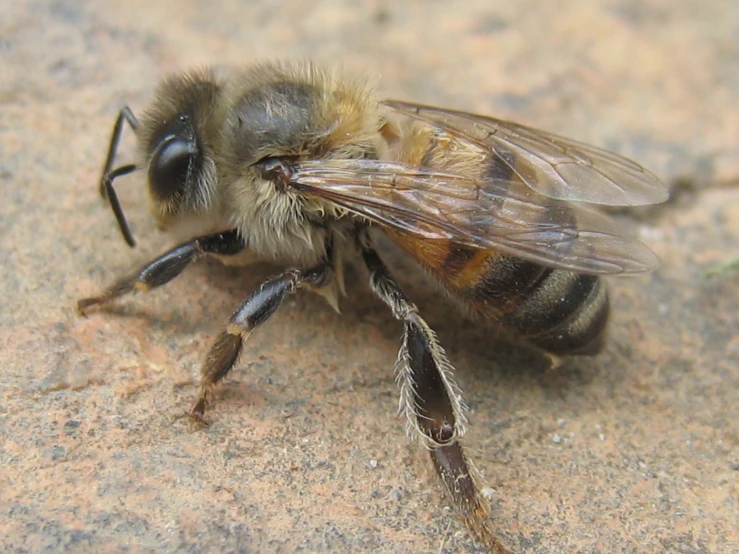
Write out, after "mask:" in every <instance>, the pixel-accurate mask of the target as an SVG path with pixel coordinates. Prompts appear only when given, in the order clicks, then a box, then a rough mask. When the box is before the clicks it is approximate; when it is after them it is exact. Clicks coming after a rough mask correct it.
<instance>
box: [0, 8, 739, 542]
mask: <svg viewBox="0 0 739 554" xmlns="http://www.w3.org/2000/svg"><path fill="white" fill-rule="evenodd" d="M6 4H8V5H7V6H4V7H3V12H4V13H3V17H2V20H0V186H1V187H2V192H3V201H2V202H1V203H0V264H1V265H2V267H3V268H4V271H3V272H2V275H0V295H1V296H2V298H3V306H2V309H0V346H1V348H0V366H2V368H3V371H2V373H1V374H0V392H1V394H2V403H1V404H0V466H1V467H2V472H0V514H1V515H0V549H2V550H3V551H32V552H39V551H61V550H66V551H78V552H83V551H84V552H88V551H92V550H94V551H106V552H120V551H125V550H128V551H132V552H149V551H158V552H160V551H193V552H200V551H229V552H231V551H239V552H296V551H299V552H363V551H374V552H383V553H384V552H399V553H400V552H476V551H478V550H477V547H476V546H475V544H474V543H473V542H472V541H471V540H470V539H469V538H468V536H467V534H466V533H465V532H464V531H463V530H462V528H461V526H460V525H459V523H458V522H457V521H456V520H455V519H454V518H453V517H452V516H451V514H450V513H449V512H448V511H447V510H444V509H441V507H442V506H444V502H443V499H442V497H441V495H440V489H439V487H438V484H437V482H436V479H435V476H434V475H433V472H432V470H431V469H430V464H429V463H428V460H427V455H426V454H425V452H423V451H422V449H421V448H420V447H419V446H418V445H415V444H410V443H409V442H408V441H407V440H406V439H405V437H404V433H403V424H402V421H401V420H400V419H399V418H398V417H396V415H395V411H396V406H397V390H396V387H395V385H394V383H393V376H392V366H393V362H394V359H395V354H396V351H397V347H398V338H399V333H400V329H399V327H398V325H396V322H394V321H393V320H392V318H391V316H390V315H389V314H388V313H387V312H386V310H385V309H384V307H383V306H381V305H379V304H378V303H376V302H374V301H373V299H372V298H371V295H370V293H369V292H368V289H367V287H366V285H365V283H364V280H365V277H366V275H365V273H364V271H363V270H361V269H360V268H357V269H355V270H354V271H353V273H352V275H353V276H354V277H353V278H352V279H351V283H352V284H351V286H350V295H351V300H350V301H348V302H346V303H345V304H344V305H343V315H341V316H339V315H337V314H334V313H333V312H332V311H331V310H330V309H329V308H327V307H326V306H325V305H324V304H323V303H322V301H321V300H320V299H318V298H315V297H312V296H308V295H301V296H299V297H296V298H295V299H291V300H289V301H288V302H287V303H286V304H285V306H284V307H283V309H282V310H281V311H280V312H279V314H278V315H277V316H276V317H275V318H274V319H273V320H272V321H270V322H269V323H268V324H267V325H265V326H264V328H263V329H261V330H260V332H258V333H255V334H254V336H253V337H252V339H250V342H249V353H248V355H247V356H245V358H244V360H243V363H242V364H241V368H240V369H239V370H238V371H236V372H234V374H233V376H232V377H231V378H229V379H228V380H227V381H226V383H225V385H224V386H223V387H221V388H220V389H219V392H218V395H217V404H216V405H215V407H214V409H213V411H212V412H211V413H210V414H209V415H210V420H211V422H212V425H211V426H210V427H209V428H208V429H205V430H201V429H194V428H192V427H191V425H190V424H188V422H187V420H185V419H181V418H180V417H179V416H181V415H182V414H184V413H185V412H186V410H187V409H188V408H189V407H190V405H191V403H192V401H193V399H194V396H195V394H196V389H195V384H196V377H197V370H198V365H199V362H200V360H201V358H202V355H203V352H204V350H205V349H207V348H208V345H209V344H210V342H211V340H212V339H211V337H212V336H213V335H214V334H215V333H216V332H217V331H218V330H219V328H220V325H221V323H222V322H223V320H224V319H225V318H226V317H227V316H228V314H230V312H231V310H232V309H233V307H234V306H235V305H236V304H237V303H238V302H239V301H240V299H241V298H242V297H243V296H244V295H245V294H247V293H248V291H250V290H252V289H253V288H254V287H255V286H257V285H258V284H259V283H260V281H261V280H262V279H264V278H265V276H266V275H268V274H269V273H270V272H271V271H274V270H273V269H272V270H270V269H269V268H257V269H255V270H253V271H243V270H242V271H239V270H234V269H224V268H222V267H220V266H218V265H217V264H210V263H206V264H203V265H201V266H198V267H196V268H193V269H192V270H191V271H189V272H188V273H186V275H184V276H183V277H181V278H180V279H178V280H176V281H175V282H173V283H172V284H171V285H170V286H167V287H165V288H164V289H161V290H159V291H157V292H155V293H152V294H150V295H149V296H147V297H146V298H143V297H138V298H132V299H130V300H127V301H125V302H123V303H122V304H121V305H120V307H118V308H116V309H114V310H110V311H108V312H103V313H97V314H94V315H92V316H91V317H89V319H83V318H80V317H78V316H76V314H75V313H74V304H75V301H76V299H78V298H80V297H83V296H87V295H90V294H93V293H95V292H96V291H98V290H99V289H100V287H101V286H102V285H104V284H106V283H108V282H110V281H111V279H113V278H114V277H115V276H117V275H119V274H120V273H121V272H124V271H126V270H128V269H129V268H130V267H131V266H133V265H135V264H138V263H140V262H142V261H144V260H146V259H148V258H150V257H151V256H152V255H153V254H155V253H156V252H159V251H161V250H162V249H163V248H164V247H165V246H166V245H167V244H168V242H167V238H166V237H163V236H160V235H158V234H157V233H155V232H154V228H153V225H152V223H151V222H150V220H149V219H148V217H147V214H146V212H145V202H144V195H143V191H142V190H141V187H137V186H136V182H137V181H136V179H135V178H131V179H130V180H129V181H128V182H129V185H128V186H122V187H121V188H120V191H121V196H122V199H123V202H124V203H125V205H126V209H127V211H128V213H129V214H130V216H131V219H132V220H133V225H134V226H135V229H136V233H137V236H138V237H139V239H140V244H141V248H140V249H139V250H136V251H131V250H129V249H128V248H127V247H126V245H125V244H124V243H123V241H122V240H121V239H120V236H119V234H118V231H117V229H116V226H115V223H114V220H113V216H112V214H111V213H110V212H109V210H108V209H107V208H106V207H105V205H104V204H103V203H102V202H101V201H100V198H99V197H98V195H97V192H96V186H97V185H96V181H97V179H98V172H99V170H100V166H101V164H102V161H103V156H104V151H105V148H106V143H107V140H108V136H109V132H110V127H111V125H112V123H113V119H114V117H115V114H116V112H117V110H118V108H119V107H120V106H121V105H123V104H126V103H127V104H130V105H131V106H132V108H133V109H134V110H137V109H139V108H140V107H141V106H142V104H143V103H144V101H145V99H146V97H147V95H148V93H149V92H150V91H151V89H152V87H153V85H154V84H155V83H156V81H157V79H158V78H159V77H160V76H161V75H162V74H163V73H165V72H167V71H172V70H177V69H181V68H186V67H189V66H192V65H197V64H203V63H249V62H252V61H255V60H259V59H264V58H265V57H270V58H274V57H279V58H292V57H311V58H314V59H317V60H321V61H328V62H341V63H343V64H344V65H345V66H347V67H348V68H351V69H352V70H354V71H357V72H363V73H366V74H367V75H368V76H370V78H371V79H374V80H378V81H381V83H382V86H383V89H384V90H385V91H387V93H388V95H392V96H397V97H402V98H409V99H414V100H419V101H423V102H428V103H434V104H442V105H447V106H450V107H457V108H460V109H469V110H476V111H481V112H484V113H490V114H495V115H498V116H501V117H507V118H511V119H517V120H520V121H522V122H526V123H529V124H533V125H535V126H538V127H542V128H547V129H550V130H553V131H556V132H559V133H562V134H567V135H571V136H574V137H577V138H580V139H582V140H586V141H589V142H593V143H596V144H599V145H601V146H605V147H609V148H612V149H614V150H617V151H619V152H621V153H623V154H626V155H630V156H633V157H635V158H636V159H638V160H639V161H640V162H642V163H643V164H645V165H647V166H648V167H650V168H651V169H653V170H654V171H655V172H657V173H658V174H659V175H661V176H662V177H663V178H664V179H665V180H667V181H670V182H674V181H675V180H676V179H677V178H684V179H690V180H691V181H692V183H693V186H691V187H684V188H682V189H681V194H680V195H679V196H678V197H677V198H676V200H675V201H674V202H672V203H670V204H669V205H666V206H664V207H663V208H660V209H657V210H652V211H645V212H642V213H638V214H630V215H627V216H626V219H625V221H627V222H628V223H629V224H630V225H631V226H632V227H633V229H634V231H635V232H638V233H640V234H641V235H642V236H643V238H644V240H645V241H646V242H648V243H649V244H650V245H651V246H652V247H653V248H654V250H655V251H657V253H658V254H659V255H660V256H661V257H662V259H663V260H664V265H663V267H662V269H661V270H660V271H659V272H656V273H654V274H652V275H648V276H644V277H639V278H633V279H614V280H613V282H612V287H611V289H612V294H613V304H614V308H615V313H614V318H613V325H612V341H611V343H610V346H609V348H608V349H607V351H606V352H605V354H603V355H602V356H600V357H599V358H597V359H595V360H577V361H573V362H572V363H569V364H567V365H566V366H565V367H563V368H561V369H560V370H558V371H555V372H548V371H544V370H543V369H542V362H541V360H539V359H538V358H537V357H536V356H534V355H533V354H531V353H527V352H523V351H521V350H520V349H518V348H516V347H514V346H512V345H510V344H508V343H506V342H502V341H491V340H490V339H489V338H488V337H489V332H488V331H486V330H483V329H477V328H475V327H474V326H473V325H471V324H470V323H467V322H464V321H463V320H461V319H460V320H455V319H453V318H449V317H448V312H449V308H448V306H447V305H445V304H443V303H439V302H437V300H436V296H435V295H434V294H433V291H432V290H430V289H429V288H428V287H426V286H424V285H422V284H420V282H419V281H418V279H416V278H415V277H412V276H409V277H408V278H407V279H406V281H408V282H409V286H408V288H409V290H411V291H412V292H413V295H414V297H415V298H416V299H417V300H418V302H419V304H420V306H421V308H422V309H423V311H424V313H425V314H426V317H427V319H428V320H429V322H430V323H431V324H432V326H434V327H435V328H436V329H437V330H438V333H439V335H440V337H441V339H442V341H443V344H444V345H445V346H446V348H447V350H448V353H449V356H450V358H451V359H452V361H453V362H454V363H455V365H456V367H457V374H458V381H459V384H460V385H461V387H462V389H463V390H465V391H466V399H467V401H468V403H469V404H470V406H471V408H472V414H471V420H472V427H471V431H470V434H469V439H468V445H469V452H470V453H471V454H472V456H473V457H474V459H475V460H476V462H477V465H478V467H479V468H480V469H481V471H482V472H483V473H484V474H485V476H486V479H487V482H488V484H489V485H490V487H491V488H492V489H493V492H492V494H491V502H492V506H493V512H494V517H495V520H496V523H495V525H496V526H497V528H498V529H499V530H500V533H501V535H502V536H503V537H504V538H505V540H506V541H507V542H508V544H510V545H511V546H512V547H513V548H514V550H516V551H527V552H537V553H555V552H568V553H571V552H675V553H691V554H692V553H703V552H714V553H722V552H730V551H732V550H734V549H735V548H736V545H737V544H739V525H738V524H737V522H738V521H739V408H738V406H739V392H738V391H739V324H738V321H739V274H737V273H736V272H734V273H733V274H732V273H729V274H726V275H724V276H720V277H713V278H707V277H705V275H704V272H705V270H706V268H707V267H709V266H711V265H712V264H715V263H718V262H721V261H723V260H726V259H729V258H732V257H739V249H738V248H739V188H738V187H735V186H733V185H732V184H731V180H732V179H735V178H737V177H738V176H739V157H738V156H737V154H736V152H737V151H739V109H738V108H737V107H738V106H739V62H738V61H737V60H739V46H737V44H739V43H737V39H736V37H737V36H739V5H737V4H736V3H735V2H711V3H706V2H680V3H677V2H674V1H671V0H650V1H634V0H610V1H605V0H603V1H589V0H568V1H565V2H559V3H550V2H544V1H543V0H542V1H524V2H490V1H489V0H475V1H468V2H465V3H460V4H458V5H455V7H454V8H451V3H447V2H438V1H435V2H421V1H415V2H414V1H411V2H405V3H403V4H402V7H401V4H399V3H391V2H366V3H363V2H351V1H339V0H333V1H332V0H327V1H324V2H281V3H273V2H242V3H239V2H207V3H206V2H194V1H189V2H179V3H177V2H174V1H172V0H162V1H160V2H140V1H134V2H129V3H128V4H126V7H125V8H124V7H123V4H120V5H119V4H113V3H103V2H99V3H94V2H72V1H67V2H61V1H59V2H31V1H19V2H15V3H12V5H11V3H6ZM555 4H557V7H556V8H555V7H554V5H555ZM125 141H126V142H127V143H128V144H132V137H130V135H127V138H126V139H125ZM131 150H132V146H129V147H127V148H126V149H125V151H127V152H128V153H130V152H131ZM396 265H400V266H401V267H404V266H403V261H402V260H400V261H399V262H398V263H396ZM134 545H137V546H134ZM732 545H733V546H732Z"/></svg>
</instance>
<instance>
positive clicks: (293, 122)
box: [79, 63, 667, 552]
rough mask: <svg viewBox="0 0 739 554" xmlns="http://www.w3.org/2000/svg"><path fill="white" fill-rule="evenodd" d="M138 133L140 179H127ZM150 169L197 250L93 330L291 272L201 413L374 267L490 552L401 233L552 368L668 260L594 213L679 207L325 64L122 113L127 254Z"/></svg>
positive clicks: (251, 313) (270, 285)
mask: <svg viewBox="0 0 739 554" xmlns="http://www.w3.org/2000/svg"><path fill="white" fill-rule="evenodd" d="M125 123H128V124H129V126H130V127H132V128H133V130H134V132H135V134H136V137H137V140H138V146H139V150H138V161H137V162H136V163H135V164H130V165H123V166H120V167H117V168H113V165H114V160H115V157H116V151H117V149H118V145H119V142H120V140H121V135H122V130H123V126H124V124H125ZM135 170H143V171H144V173H145V175H146V183H147V190H148V196H149V199H150V205H151V211H152V214H153V217H154V218H155V219H156V222H157V224H158V226H159V228H161V229H162V230H165V231H168V232H172V233H175V234H177V235H178V236H183V235H184V236H185V238H186V240H185V242H182V243H181V244H179V245H178V246H176V247H175V248H173V249H171V250H169V251H168V252H165V253H164V254H162V255H161V256H159V257H158V258H156V259H155V260H153V261H151V262H150V263H148V264H146V265H144V266H143V267H141V268H140V269H139V270H137V271H135V272H133V273H132V274H131V275H128V276H125V277H123V278H122V279H119V280H118V281H116V282H114V283H113V285H112V286H110V287H109V288H108V289H106V290H105V291H104V292H103V293H102V294H100V295H99V296H95V297H92V298H87V299H84V300H80V301H79V309H80V311H81V312H83V313H84V312H86V311H89V310H90V309H91V308H93V307H96V306H100V305H104V304H107V303H108V302H110V301H112V300H114V299H116V298H119V297H121V296H123V295H126V294H128V293H131V292H142V291H148V290H150V289H153V288H156V287H159V286H161V285H164V284H165V283H168V282H169V281H171V280H172V279H174V278H175V277H176V276H177V275H179V274H180V273H181V272H182V271H184V269H185V268H186V267H188V266H189V265H190V264H191V263H193V262H195V261H197V260H199V259H201V258H203V257H205V256H208V255H212V256H216V257H218V258H220V259H222V260H224V261H231V262H235V263H244V264H246V263H249V262H251V261H254V260H268V261H272V262H278V263H280V264H282V265H283V266H284V267H286V268H288V269H287V270H286V271H285V272H283V273H281V274H279V275H277V276H275V277H273V278H271V279H269V280H268V281H266V282H265V283H264V284H263V285H262V286H261V287H259V289H258V290H256V291H255V292H253V293H252V294H251V295H249V296H248V297H247V298H246V300H244V301H243V303H242V304H241V305H240V306H239V307H238V308H237V309H236V311H235V312H234V313H233V315H232V316H231V318H230V319H229V321H228V323H227V324H226V326H225V328H224V329H223V331H222V332H221V333H220V335H219V336H218V337H217V338H216V339H215V342H214V344H213V346H212V348H211V349H210V351H209V352H208V354H207V356H206V357H205V361H204V363H203V365H202V369H201V384H200V394H199V397H198V399H197V401H196V402H195V405H194V407H193V408H192V411H191V415H192V416H193V417H194V418H196V419H198V420H201V421H204V420H203V418H204V414H205V409H206V406H207V405H208V404H209V401H210V394H211V391H212V389H213V387H214V386H215V385H216V383H218V382H219V381H220V380H221V379H223V378H224V377H225V376H226V374H228V372H229V371H231V369H232V368H233V367H234V366H235V364H236V363H237V361H238V359H239V357H240V355H241V353H242V350H243V348H244V341H245V340H246V339H247V337H248V336H249V335H250V334H251V333H252V332H253V331H254V330H255V329H256V328H257V327H259V325H261V324H262V323H264V322H265V321H266V320H267V319H268V318H269V317H270V316H272V314H274V313H275V311H276V310H277V308H279V306H280V305H281V304H282V302H283V301H284V299H285V298H286V297H287V296H288V295H290V294H292V293H295V292H297V291H298V290H299V289H309V290H313V291H314V292H316V293H318V294H320V295H322V296H323V297H324V298H326V300H327V301H328V303H329V304H330V305H332V306H333V307H336V306H337V305H338V301H339V299H340V297H341V296H343V295H344V294H345V288H344V277H343V275H344V272H343V268H344V263H345V260H346V259H347V257H349V256H356V257H358V258H359V257H361V258H362V259H363V261H364V264H365V265H366V266H367V268H368V270H369V282H370V287H371V289H372V292H373V293H374V294H375V295H376V296H377V297H378V298H379V299H380V300H381V301H382V302H384V303H385V304H386V305H387V306H388V307H389V308H390V310H391V311H392V314H393V316H394V317H395V318H396V319H398V320H399V321H400V322H401V323H402V326H403V331H402V339H401V346H400V352H399V355H398V359H397V364H396V368H395V371H396V375H397V380H398V383H399V385H400V397H401V401H400V406H401V411H402V413H403V414H404V416H405V418H406V420H407V428H408V431H409V433H410V434H411V435H413V436H416V437H418V438H419V439H420V441H421V442H422V443H423V444H424V445H425V446H426V447H427V449H428V451H429V453H430V455H431V460H432V462H433V465H434V467H435V469H436V472H437V473H438V475H439V477H440V478H441V481H442V483H443V485H444V488H445V491H446V493H447V494H448V496H449V498H450V500H451V502H452V504H453V505H454V506H455V508H456V511H457V512H458V514H459V515H460V516H461V518H462V519H463V520H464V522H465V523H466V525H467V527H468V528H469V529H470V531H471V532H472V533H473V534H474V535H476V536H477V537H478V539H479V540H481V541H482V542H483V543H485V544H486V545H487V546H488V547H489V548H490V550H491V551H492V552H504V551H505V548H504V547H503V545H502V543H501V542H500V541H499V540H498V539H497V538H496V536H495V534H494V533H493V531H492V529H491V524H490V522H489V509H488V507H487V505H486V503H485V501H484V499H483V498H482V496H481V494H480V490H481V484H480V480H479V476H478V475H477V474H476V472H475V471H474V469H473V466H472V465H471V464H470V463H469V462H468V461H467V458H466V456H465V454H464V452H463V449H462V445H461V439H462V437H463V435H464V433H465V428H466V424H467V419H466V416H465V411H466V407H465V404H464V401H463V399H462V395H461V393H460V390H459V389H458V387H457V386H456V384H455V382H454V379H453V367H452V365H451V363H450V362H449V360H448V359H447V356H446V355H445V353H444V349H443V348H442V346H441V345H440V344H439V341H438V339H437V337H436V335H435V333H434V332H433V331H432V330H431V328H430V327H429V326H428V325H427V323H426V322H425V321H424V319H423V318H422V317H421V314H420V313H419V311H418V309H417V307H416V306H415V305H414V304H413V302H412V301H411V300H410V299H409V297H408V296H407V295H406V293H405V292H404V291H403V290H402V288H401V287H400V286H399V284H398V283H397V281H396V280H395V278H394V277H393V276H392V274H391V272H390V271H389V269H388V267H387V266H386V265H385V262H384V261H383V260H382V258H381V257H380V255H379V254H378V252H377V250H376V248H375V244H376V241H377V236H378V234H382V233H384V234H385V235H386V236H387V237H389V238H390V239H391V240H392V241H393V242H394V243H395V244H396V245H398V246H399V247H400V249H402V250H404V251H405V252H407V253H408V254H409V255H410V256H411V257H412V258H413V259H414V260H416V262H418V264H419V265H420V266H421V267H422V268H423V269H425V270H426V271H427V272H428V273H429V274H430V275H431V276H432V277H433V278H434V279H435V280H436V281H438V283H439V284H440V286H441V287H442V289H443V290H445V291H446V292H448V294H449V296H451V297H452V299H454V300H456V302H457V303H458V304H460V305H461V306H462V307H463V308H464V310H466V311H467V312H468V315H469V314H471V315H474V316H477V317H478V318H482V319H485V320H487V321H490V322H493V323H495V324H498V325H500V326H502V327H503V328H505V329H508V330H510V331H513V332H514V333H515V334H517V335H518V336H520V337H522V338H523V339H524V340H526V341H528V342H529V343H531V344H532V345H534V346H536V347H538V348H540V349H541V350H543V351H544V352H546V353H548V354H549V355H550V356H552V357H553V358H560V357H563V356H568V355H593V354H596V353H598V352H599V351H600V350H601V348H602V346H603V342H604V337H605V329H606V323H607V320H608V313H609V303H608V295H607V292H606V287H605V284H604V282H603V280H602V279H601V276H603V275H609V274H626V273H638V272H642V271H646V270H649V269H651V268H653V267H654V266H655V265H656V257H655V256H654V254H653V253H652V252H651V251H650V250H649V249H648V248H647V247H646V246H644V245H643V244H641V243H640V242H638V241H636V240H634V239H631V238H627V237H625V236H623V235H622V234H621V233H620V232H619V231H618V230H617V229H616V228H615V227H614V226H613V224H612V223H610V222H609V220H608V219H607V218H606V217H605V216H604V215H602V214H600V213H599V212H597V211H596V210H595V209H594V208H593V205H611V206H632V205H639V204H650V203H658V202H662V201H664V200H665V199H666V198H667V189H666V188H665V187H664V186H663V185H662V184H661V183H660V181H659V180H658V179H657V178H656V177H655V176H654V175H652V174H651V173H649V172H648V171H646V170H645V169H644V168H642V167H641V166H639V165H637V164H636V163H634V162H632V161H630V160H627V159H625V158H622V157H620V156H617V155H615V154H611V153H609V152H606V151H603V150H600V149H598V148H595V147H592V146H588V145H585V144H582V143H579V142H575V141H573V140H569V139H566V138H562V137H559V136H555V135H552V134H549V133H546V132H544V131H538V130H534V129H531V128H528V127H525V126H522V125H518V124H516V123H511V122H507V121H501V120H498V119H493V118H490V117H484V116H480V115H473V114H470V113H465V112H460V111H454V110H449V109H441V108H434V107H429V106H423V105H419V104H413V103H410V102H401V101H395V100H386V101H378V99H377V98H376V97H375V95H374V92H373V91H372V90H370V88H369V87H367V86H366V85H365V84H364V83H363V82H361V81H360V80H353V79H351V78H349V77H347V76H345V75H342V74H341V72H339V71H336V70H330V69H325V68H320V67H317V66H315V65H312V64H310V63H298V64H282V63H268V64H263V65H256V66H253V67H250V68H246V69H242V70H229V69H212V70H211V69H203V70H198V71H193V72H189V73H184V74H177V75H173V76H170V77H168V78H166V79H165V80H164V81H163V82H162V83H161V84H160V86H159V88H158V89H157V90H156V92H155V94H154V96H153V100H152V101H151V104H150V105H149V107H148V108H147V109H146V111H145V112H144V114H143V116H142V118H141V120H138V119H137V118H136V117H135V116H134V115H133V113H132V111H131V110H130V109H129V108H127V107H126V108H123V109H122V110H121V112H120V115H119V116H118V119H117V121H116V123H115V127H114V129H113V134H112V137H111V141H110V147H109V150H108V155H107V159H106V162H105V166H104V169H103V176H102V180H101V192H102V194H103V196H104V197H105V198H107V200H108V201H109V203H110V205H111V207H112V209H113V212H114V213H115V216H116V218H117V221H118V225H119V226H120V230H121V232H122V234H123V237H124V238H125V240H126V241H127V242H128V244H129V245H131V246H133V245H134V244H135V243H134V239H133V236H132V233H131V231H130V228H129V225H128V223H127V220H126V218H125V216H124V213H123V210H122V208H121V205H120V203H119V201H118V197H117V196H116V191H115V189H114V187H113V182H114V181H115V180H116V179H117V178H118V177H121V176H123V175H125V174H128V173H132V172H133V171H135Z"/></svg>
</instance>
